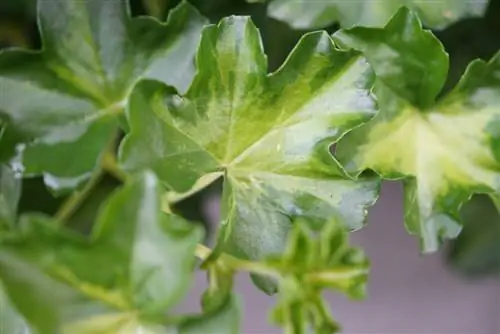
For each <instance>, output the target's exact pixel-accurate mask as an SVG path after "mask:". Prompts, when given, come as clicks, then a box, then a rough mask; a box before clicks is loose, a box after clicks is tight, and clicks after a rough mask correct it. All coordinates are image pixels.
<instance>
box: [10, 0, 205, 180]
mask: <svg viewBox="0 0 500 334" xmlns="http://www.w3.org/2000/svg"><path fill="white" fill-rule="evenodd" d="M38 21H39V29H40V33H41V37H42V40H43V49H42V50H41V51H36V52H34V51H26V50H19V49H12V50H8V51H4V52H2V53H1V54H0V90H1V91H2V94H1V96H0V105H1V107H0V116H2V117H3V118H4V119H5V120H6V121H7V122H8V123H9V128H11V129H10V131H11V132H12V133H16V134H23V135H24V142H28V145H27V146H26V148H25V149H24V154H23V163H24V168H25V170H24V173H25V174H26V175H33V174H44V175H45V176H46V178H49V179H50V181H48V182H47V183H48V185H49V186H50V187H52V188H55V189H56V190H58V189H59V188H63V189H64V188H73V187H75V186H76V185H77V184H79V183H81V182H82V181H83V180H84V179H86V178H88V177H89V176H90V174H91V172H92V170H93V169H95V168H96V166H97V165H98V160H99V158H100V156H101V154H102V152H103V150H104V149H106V148H107V143H108V142H109V141H110V140H111V139H112V138H113V137H114V136H115V135H116V129H117V126H118V120H117V118H118V114H120V113H121V112H122V110H123V106H124V105H125V103H126V101H127V99H128V95H129V93H130V90H131V88H132V87H133V86H134V84H135V83H136V82H137V81H138V80H139V79H140V78H153V79H156V80H160V81H162V82H165V83H168V84H170V85H174V86H175V87H177V88H178V89H180V90H181V91H182V90H184V89H186V88H187V86H188V85H189V83H190V81H191V78H192V73H193V70H194V69H193V56H194V51H195V49H196V47H197V44H198V39H199V34H200V31H201V29H202V27H203V25H204V24H205V23H206V21H205V19H204V18H202V17H201V16H200V14H199V13H198V12H197V11H196V9H194V7H192V6H191V5H189V4H188V3H187V2H183V3H182V4H181V5H179V6H178V7H177V8H176V9H175V10H174V11H172V13H171V15H170V17H169V19H168V21H167V22H166V23H160V22H159V21H157V20H155V19H152V18H148V17H140V18H133V19H132V18H130V14H129V9H128V5H127V1H126V0H117V1H106V0H97V1H96V0H54V1H50V2H47V1H41V0H40V1H39V3H38ZM59 179H60V180H59Z"/></svg>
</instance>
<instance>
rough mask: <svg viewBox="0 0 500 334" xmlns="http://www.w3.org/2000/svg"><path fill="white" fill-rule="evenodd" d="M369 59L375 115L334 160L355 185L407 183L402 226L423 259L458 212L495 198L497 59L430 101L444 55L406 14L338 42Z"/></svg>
mask: <svg viewBox="0 0 500 334" xmlns="http://www.w3.org/2000/svg"><path fill="white" fill-rule="evenodd" d="M334 38H335V40H336V41H338V42H339V44H342V45H343V46H344V47H352V48H354V49H357V50H361V51H363V52H364V53H365V55H366V57H367V59H368V62H369V63H370V64H371V65H372V66H373V69H374V71H375V73H376V75H377V80H378V82H377V84H376V85H375V90H374V92H375V95H376V97H377V99H378V104H379V108H380V112H379V113H378V114H377V116H375V117H374V118H373V119H372V120H370V122H368V123H366V124H365V125H363V126H362V127H360V128H358V129H356V130H354V131H353V132H351V133H349V134H348V135H347V136H346V137H345V138H344V139H343V140H342V141H341V142H340V143H339V144H338V145H337V151H336V156H337V158H338V159H339V161H340V162H341V163H342V164H343V165H344V166H345V168H346V169H347V170H348V171H349V172H350V173H352V174H353V175H358V174H359V173H361V172H362V171H364V170H366V169H371V170H374V171H376V172H377V173H379V174H380V175H381V176H382V177H384V178H386V179H401V178H404V180H405V181H404V183H405V222H406V226H407V228H408V230H409V232H411V233H412V234H416V235H418V236H419V237H420V239H421V246H422V250H423V251H424V252H431V251H435V250H436V249H437V248H438V247H439V244H440V242H441V241H442V239H444V238H453V237H456V236H457V235H458V233H459V231H460V228H461V220H460V218H459V208H460V206H461V205H462V203H464V202H465V201H466V200H467V199H469V197H470V196H471V194H473V193H484V192H487V193H491V192H498V191H500V183H499V177H500V174H499V173H498V171H499V170H500V169H499V168H500V164H499V162H500V151H499V147H500V146H499V144H500V141H499V140H500V135H499V134H500V132H499V124H500V123H499V119H500V118H499V116H500V94H499V92H500V79H499V78H500V76H499V73H500V72H499V71H500V56H499V55H497V56H495V57H494V58H493V59H492V60H491V61H490V62H489V63H485V62H483V61H480V60H477V61H475V62H473V63H472V64H470V66H469V67H468V69H467V70H466V73H465V75H464V76H463V78H462V79H461V81H460V82H459V83H458V85H457V86H456V88H455V89H454V90H453V91H451V92H450V93H448V94H447V95H446V96H444V97H443V98H441V99H439V100H437V101H436V96H437V94H438V93H439V91H440V89H441V88H442V86H443V83H444V81H445V76H446V73H447V70H448V57H447V55H446V54H445V52H444V50H443V48H442V45H441V44H440V43H439V41H438V40H437V39H436V38H435V37H434V36H433V35H432V34H431V33H430V32H428V31H424V30H422V28H421V25H420V22H419V20H418V18H417V17H416V14H415V13H412V12H410V11H408V10H406V9H402V10H400V11H399V12H398V14H397V15H396V16H395V17H394V18H393V19H392V20H391V22H389V23H388V25H387V26H386V27H385V28H383V29H377V28H353V29H349V30H344V31H340V32H339V33H338V34H336V35H335V36H334Z"/></svg>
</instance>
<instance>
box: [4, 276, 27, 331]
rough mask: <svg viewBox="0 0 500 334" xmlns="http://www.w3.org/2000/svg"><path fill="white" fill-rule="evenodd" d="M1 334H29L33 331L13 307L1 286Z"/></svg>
mask: <svg viewBox="0 0 500 334" xmlns="http://www.w3.org/2000/svg"><path fill="white" fill-rule="evenodd" d="M0 333H1V334H4V333H5V334H29V333H31V331H30V330H29V328H28V326H27V325H26V322H25V321H24V319H23V318H22V317H21V316H20V315H19V314H18V313H17V311H16V310H15V309H14V308H13V307H12V305H11V303H10V301H9V299H8V298H7V296H6V295H5V293H4V291H3V288H2V286H1V285H0Z"/></svg>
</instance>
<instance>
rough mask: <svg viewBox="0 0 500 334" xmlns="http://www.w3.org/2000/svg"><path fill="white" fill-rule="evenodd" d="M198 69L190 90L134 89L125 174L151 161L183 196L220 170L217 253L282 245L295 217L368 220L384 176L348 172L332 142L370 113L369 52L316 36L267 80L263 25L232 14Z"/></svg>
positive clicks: (260, 251) (203, 50)
mask: <svg viewBox="0 0 500 334" xmlns="http://www.w3.org/2000/svg"><path fill="white" fill-rule="evenodd" d="M197 66H198V72H197V75H196V76H195V79H194V81H193V84H192V85H191V87H190V88H189V90H188V92H187V93H186V95H185V96H179V95H176V94H175V92H174V91H173V90H172V89H170V88H167V87H166V86H164V85H162V84H160V83H157V82H153V81H143V82H141V83H139V84H138V85H137V86H136V89H135V90H134V92H133V94H132V97H131V100H130V105H129V108H128V113H127V117H128V121H129V124H130V127H131V132H130V134H129V135H128V137H127V138H126V139H125V140H124V142H123V144H122V147H121V152H120V158H121V162H122V165H123V167H124V168H125V169H127V170H129V171H135V170H141V169H145V168H151V169H153V170H155V171H156V173H157V174H158V175H159V178H160V179H161V181H163V182H164V184H166V185H167V186H169V187H170V188H172V189H173V190H174V191H177V192H186V191H193V189H191V187H193V186H195V187H196V186H197V185H201V186H205V182H197V183H196V181H197V180H205V181H206V180H207V179H211V180H214V179H215V178H216V177H217V176H223V175H224V195H223V196H224V200H223V204H222V206H223V209H222V212H223V214H224V217H223V223H222V225H221V228H220V231H219V243H218V246H217V249H216V250H215V253H218V252H219V251H225V252H228V253H231V254H233V255H235V256H237V257H240V258H246V259H262V258H263V257H264V256H266V255H268V254H270V253H276V252H280V251H282V250H283V247H284V246H285V242H286V236H287V234H288V231H289V230H290V227H291V225H292V223H291V218H293V217H305V218H307V219H308V220H309V221H310V223H311V224H315V223H318V224H319V225H321V221H322V219H323V218H324V217H335V218H336V219H338V220H339V221H341V222H342V223H343V224H345V226H347V227H348V228H350V229H358V228H360V227H361V226H362V225H363V222H364V219H365V214H366V208H367V207H368V206H370V205H372V204H373V203H374V201H375V199H376V197H377V191H378V181H377V180H375V179H366V180H365V179H364V180H360V181H359V182H357V183H355V182H352V181H351V180H349V179H347V178H346V177H345V175H344V173H343V170H342V168H341V167H340V166H339V164H338V163H337V161H336V160H335V159H333V157H332V155H331V153H330V146H331V145H332V144H333V143H334V142H335V141H337V140H338V139H339V138H340V137H342V136H343V135H344V134H345V133H346V132H347V131H349V130H350V129H352V128H353V127H356V126H358V125H359V124H361V123H363V122H365V121H367V120H368V119H370V117H372V116H373V114H374V112H375V106H374V102H373V100H372V98H371V96H370V88H371V85H372V73H371V70H370V68H369V67H368V65H367V63H366V62H365V60H364V58H362V57H360V56H359V54H358V53H357V52H344V51H340V50H337V49H336V48H335V47H334V45H333V43H332V40H331V39H330V37H329V36H328V35H327V34H326V33H324V32H318V33H312V34H308V35H306V36H305V37H304V38H302V40H301V41H300V42H299V44H298V45H297V47H296V48H295V49H294V50H293V51H292V53H291V55H290V56H289V57H288V60H287V61H286V62H285V64H284V65H283V66H282V67H281V68H280V69H279V70H278V71H277V72H275V73H272V74H270V75H268V74H267V68H266V56H265V55H264V52H263V50H262V44H261V40H260V35H259V32H258V30H257V29H256V27H255V26H254V25H253V23H252V22H251V21H250V20H249V19H248V18H245V17H229V18H226V19H223V20H222V21H221V22H220V23H219V25H217V26H215V25H214V26H210V27H207V28H206V29H205V30H204V32H203V37H202V41H201V44H200V47H199V53H198V57H197ZM195 190H196V189H195Z"/></svg>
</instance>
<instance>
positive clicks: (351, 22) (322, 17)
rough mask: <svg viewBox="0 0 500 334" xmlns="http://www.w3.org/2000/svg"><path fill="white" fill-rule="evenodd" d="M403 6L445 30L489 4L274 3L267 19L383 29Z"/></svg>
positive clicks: (396, 0)
mask: <svg viewBox="0 0 500 334" xmlns="http://www.w3.org/2000/svg"><path fill="white" fill-rule="evenodd" d="M247 1H251V0H247ZM403 6H408V8H410V9H412V10H414V11H415V12H417V13H418V15H419V16H420V17H421V18H422V21H423V22H424V24H425V25H426V26H428V27H430V28H433V29H444V28H446V27H447V26H449V25H451V24H453V23H454V22H456V21H458V20H461V19H464V18H469V17H477V16H482V15H484V13H485V12H486V9H487V7H488V0H438V1H420V0H388V1H373V0H359V1H345V0H323V1H310V0H274V1H271V3H270V4H269V7H268V15H269V16H271V17H272V18H274V19H277V20H280V21H284V22H286V23H288V24H289V25H290V26H292V27H293V28H295V29H314V28H323V27H326V26H329V25H331V24H332V23H334V22H339V23H340V25H341V26H342V27H345V28H349V27H352V26H369V27H383V26H384V25H385V24H386V23H387V22H388V21H389V20H390V18H391V17H392V16H393V15H394V13H396V12H397V11H398V10H399V9H400V8H401V7H403Z"/></svg>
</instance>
